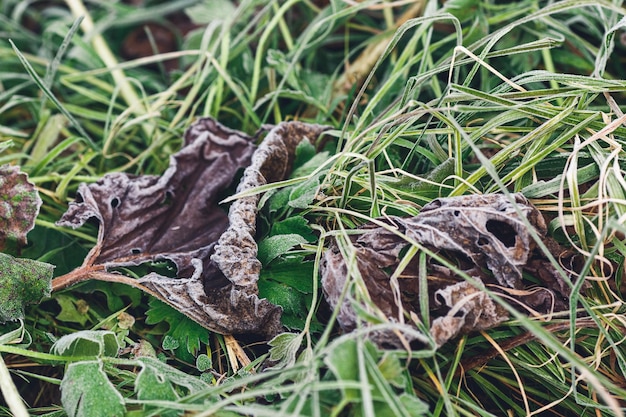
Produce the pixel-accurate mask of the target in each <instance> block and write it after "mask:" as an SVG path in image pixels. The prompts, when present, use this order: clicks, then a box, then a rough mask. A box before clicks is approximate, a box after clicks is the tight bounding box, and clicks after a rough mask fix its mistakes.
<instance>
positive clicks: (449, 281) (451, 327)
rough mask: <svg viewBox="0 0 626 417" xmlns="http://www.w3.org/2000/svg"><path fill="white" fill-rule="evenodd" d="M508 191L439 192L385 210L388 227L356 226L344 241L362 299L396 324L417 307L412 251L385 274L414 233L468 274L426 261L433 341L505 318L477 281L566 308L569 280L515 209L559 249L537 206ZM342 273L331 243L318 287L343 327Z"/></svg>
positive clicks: (351, 320)
mask: <svg viewBox="0 0 626 417" xmlns="http://www.w3.org/2000/svg"><path fill="white" fill-rule="evenodd" d="M513 197H514V199H515V202H514V203H513V202H511V201H509V199H508V198H507V197H506V196H504V195H499V194H489V195H470V196H463V197H450V198H439V199H435V200H433V201H432V202H431V203H429V204H427V205H426V206H424V207H423V209H422V211H421V212H420V214H419V215H418V216H416V217H413V218H399V217H389V218H388V219H387V220H386V221H387V222H389V227H387V228H385V227H377V226H375V225H372V224H367V225H365V226H363V227H362V229H363V230H362V231H363V233H362V234H360V235H352V236H351V237H350V239H351V242H350V243H351V244H352V246H353V247H354V251H355V255H356V260H357V265H358V270H359V272H360V275H361V277H362V279H363V282H364V283H365V286H366V288H367V293H368V296H369V298H370V299H371V300H372V301H373V302H374V303H375V304H376V306H377V307H378V308H379V309H380V310H381V311H382V313H383V314H384V315H385V316H386V317H387V318H388V319H389V320H391V321H393V322H400V323H403V322H404V318H405V315H406V314H407V313H414V314H418V315H419V314H420V311H422V310H420V308H422V307H423V306H420V305H419V302H418V300H419V299H420V296H419V279H418V277H419V270H418V269H419V268H418V260H417V258H418V257H415V258H414V259H413V260H411V262H410V263H409V264H408V266H407V267H406V268H405V269H404V270H403V271H401V274H400V278H399V279H397V280H396V281H394V280H390V272H389V271H391V272H393V271H395V270H396V268H397V267H398V265H399V263H400V259H399V258H400V253H401V251H402V250H403V249H404V248H405V247H406V246H408V245H409V243H408V240H413V241H416V242H417V243H419V244H420V245H422V246H423V247H426V248H428V249H429V250H431V251H433V252H435V253H438V254H439V255H441V256H442V257H443V258H445V259H448V260H449V261H450V262H451V264H452V265H455V266H456V267H457V268H458V269H459V270H461V271H463V272H464V273H466V274H467V275H468V276H470V277H472V278H473V279H474V281H475V282H474V283H473V284H472V283H470V282H468V281H465V280H464V279H463V278H461V277H460V276H458V274H457V273H455V272H454V271H453V270H452V268H449V267H447V266H445V265H442V264H441V263H440V262H437V261H436V260H435V259H433V258H429V259H428V260H427V262H426V268H427V276H428V284H427V287H428V297H427V298H428V300H429V306H428V307H429V309H430V317H431V323H430V326H431V328H430V333H431V335H432V336H433V338H434V339H435V342H436V343H437V344H438V345H442V344H443V343H445V342H446V341H448V340H449V339H451V338H453V337H455V336H457V335H459V334H464V333H468V332H470V331H473V330H484V329H488V328H491V327H493V326H495V325H497V324H499V323H501V322H502V321H504V320H507V319H508V317H509V315H508V313H507V311H506V309H504V308H503V307H501V306H500V305H498V304H497V303H496V302H495V301H494V300H492V299H491V297H489V296H488V294H487V293H486V292H485V291H483V290H482V288H484V286H488V287H489V289H490V290H491V291H493V292H496V293H500V294H503V295H506V296H509V297H512V298H515V299H516V300H517V301H518V303H519V305H520V306H524V307H525V308H527V310H528V311H532V312H538V313H542V314H545V313H549V312H551V311H554V310H564V309H566V308H567V299H568V297H569V290H568V288H569V287H568V285H567V283H566V282H565V281H564V280H563V278H562V277H561V276H560V275H559V273H558V272H557V271H556V270H555V268H554V267H553V265H552V264H551V263H550V262H549V261H548V260H547V259H546V257H545V256H544V255H543V253H542V252H541V251H540V250H539V249H537V248H536V245H535V241H534V240H533V238H532V236H531V234H530V231H529V229H528V227H527V225H526V223H525V222H524V221H523V220H522V218H521V217H520V216H523V217H524V218H525V219H526V220H527V221H528V223H530V225H531V226H532V227H533V228H534V229H535V231H536V233H537V234H538V236H539V237H540V238H541V239H542V240H543V241H544V242H545V243H546V244H547V246H548V248H549V249H550V251H551V253H552V254H553V255H554V256H555V257H557V259H558V258H559V257H561V256H562V254H563V253H564V252H565V251H564V250H563V249H562V248H560V247H559V245H558V244H556V242H554V241H552V240H551V239H549V238H547V237H546V232H547V229H546V224H545V222H544V220H543V217H542V216H541V213H539V211H538V210H537V209H536V208H535V207H534V206H532V205H531V204H530V203H529V202H528V201H527V200H526V199H525V198H524V197H523V196H522V195H521V194H514V195H513ZM392 229H396V230H397V232H398V233H394V232H392ZM402 236H406V238H403V237H402ZM524 272H529V273H532V274H533V276H534V277H536V278H537V279H539V280H540V281H541V283H542V286H540V287H535V288H531V287H532V285H531V284H529V283H525V282H524V280H523V279H522V274H523V273H524ZM347 275H348V268H347V266H346V262H345V259H344V256H343V255H342V254H341V251H340V249H339V247H338V245H337V243H334V244H332V245H331V246H330V247H329V248H328V250H327V251H326V253H325V256H324V262H323V264H322V286H323V289H324V293H325V295H326V298H327V300H328V301H329V303H330V304H331V306H337V304H340V305H339V312H338V321H339V323H340V325H341V326H342V327H343V328H344V329H345V330H347V331H350V330H352V329H354V328H355V327H356V325H357V321H358V318H357V314H356V311H355V308H354V305H353V303H352V302H351V301H348V300H347V299H346V300H341V299H340V296H341V293H342V290H343V288H344V286H345V284H346V280H347ZM379 336H380V335H379ZM387 336H388V335H387ZM385 338H386V341H387V342H388V343H392V344H396V345H399V341H398V340H397V338H396V341H397V342H398V343H395V342H393V338H391V339H389V338H388V337H386V336H385ZM378 339H379V341H380V340H383V338H381V337H378Z"/></svg>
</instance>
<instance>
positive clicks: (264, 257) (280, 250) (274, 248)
mask: <svg viewBox="0 0 626 417" xmlns="http://www.w3.org/2000/svg"><path fill="white" fill-rule="evenodd" d="M303 243H307V240H306V239H305V238H303V237H302V236H300V235H297V234H294V233H290V234H286V235H275V236H270V237H268V238H265V239H263V240H262V241H260V242H259V249H258V250H259V253H258V255H257V256H258V258H259V261H261V263H262V264H263V265H267V264H269V263H270V262H272V261H273V260H274V259H276V258H277V257H279V256H281V255H284V254H285V253H287V252H288V251H289V250H291V249H293V248H294V247H295V246H298V245H302V244H303Z"/></svg>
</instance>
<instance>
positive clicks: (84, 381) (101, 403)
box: [61, 361, 126, 417]
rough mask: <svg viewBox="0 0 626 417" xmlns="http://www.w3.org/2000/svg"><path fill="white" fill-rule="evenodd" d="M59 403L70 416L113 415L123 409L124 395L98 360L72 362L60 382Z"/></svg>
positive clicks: (124, 410)
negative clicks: (112, 382)
mask: <svg viewBox="0 0 626 417" xmlns="http://www.w3.org/2000/svg"><path fill="white" fill-rule="evenodd" d="M61 403H62V404H63V408H64V409H65V412H66V413H67V415H68V416H69V417H116V416H123V415H124V414H125V412H126V408H125V406H124V398H123V397H122V395H121V394H120V393H119V392H118V391H117V390H116V389H115V387H114V386H113V384H111V382H110V381H109V379H108V378H107V376H106V374H105V373H104V371H103V369H102V362H100V361H83V362H74V363H71V364H70V365H69V366H68V367H67V371H66V372H65V375H64V376H63V381H62V382H61Z"/></svg>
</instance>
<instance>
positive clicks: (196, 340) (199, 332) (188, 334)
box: [146, 298, 209, 361]
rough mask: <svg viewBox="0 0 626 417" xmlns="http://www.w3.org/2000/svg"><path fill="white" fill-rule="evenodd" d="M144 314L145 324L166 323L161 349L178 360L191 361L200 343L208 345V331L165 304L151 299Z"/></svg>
mask: <svg viewBox="0 0 626 417" xmlns="http://www.w3.org/2000/svg"><path fill="white" fill-rule="evenodd" d="M148 306H149V307H150V308H149V310H148V311H147V312H146V315H147V319H146V323H147V324H156V323H161V322H167V323H168V324H169V328H168V330H167V332H166V333H165V335H164V339H163V344H162V345H163V349H165V350H172V351H174V352H175V353H176V356H178V357H179V358H180V359H182V360H185V361H193V360H194V358H195V357H196V356H197V355H198V351H199V349H200V346H201V344H202V343H204V344H207V343H209V331H208V330H207V329H205V328H204V327H202V326H200V325H199V324H198V323H196V322H195V321H193V320H191V319H190V318H188V317H186V316H184V315H183V314H181V313H180V312H178V311H176V310H175V309H173V308H172V307H170V306H168V305H167V304H165V303H163V302H161V301H159V300H157V299H156V298H151V299H150V301H149V302H148Z"/></svg>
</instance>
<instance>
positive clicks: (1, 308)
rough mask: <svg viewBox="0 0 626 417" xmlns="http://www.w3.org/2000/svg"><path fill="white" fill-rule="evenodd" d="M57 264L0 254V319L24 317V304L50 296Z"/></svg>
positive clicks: (37, 301) (3, 320)
mask: <svg viewBox="0 0 626 417" xmlns="http://www.w3.org/2000/svg"><path fill="white" fill-rule="evenodd" d="M53 270H54V266H52V265H50V264H47V263H44V262H38V261H34V260H32V259H18V258H14V257H12V256H10V255H7V254H4V253H0V322H5V321H7V320H18V319H23V318H24V306H25V305H26V304H37V303H39V302H40V301H41V299H42V298H45V297H49V296H50V290H51V284H50V282H51V280H52V272H53Z"/></svg>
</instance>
